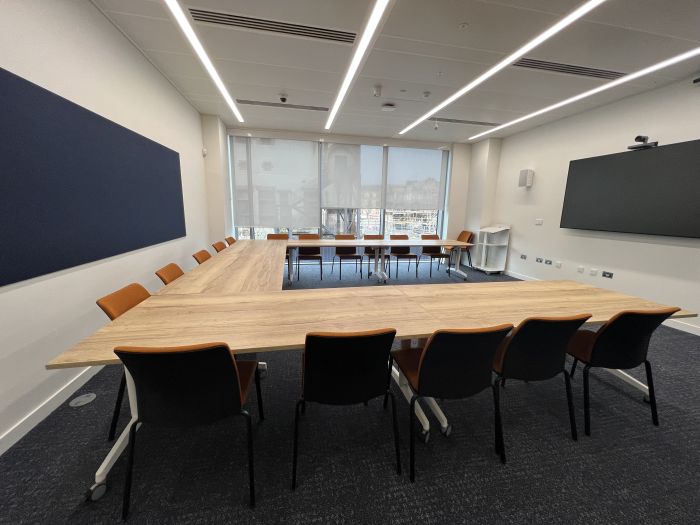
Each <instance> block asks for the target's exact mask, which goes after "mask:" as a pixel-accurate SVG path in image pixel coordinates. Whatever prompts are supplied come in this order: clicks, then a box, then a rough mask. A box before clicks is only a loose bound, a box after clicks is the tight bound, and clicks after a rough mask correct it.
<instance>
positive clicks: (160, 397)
mask: <svg viewBox="0 0 700 525" xmlns="http://www.w3.org/2000/svg"><path fill="white" fill-rule="evenodd" d="M114 353H115V354H117V355H118V356H119V359H121V360H122V362H123V363H124V366H125V367H126V369H127V370H128V371H129V374H131V377H132V378H133V380H134V386H135V388H136V406H137V409H138V416H137V420H136V421H135V422H134V423H132V424H131V428H130V429H129V456H128V463H127V471H126V481H125V484H124V502H123V506H122V519H124V520H125V519H126V518H127V516H128V514H129V502H130V498H131V478H132V471H133V466H134V453H135V450H136V429H137V427H138V426H139V425H153V426H160V427H181V428H187V427H194V426H199V425H207V424H210V423H214V422H216V421H219V420H221V419H224V418H227V417H230V416H236V415H240V416H243V417H244V418H245V419H246V425H247V429H248V476H249V483H250V506H251V507H254V506H255V477H254V468H253V434H252V428H251V417H250V414H249V413H248V412H247V411H246V410H244V409H243V404H244V403H245V401H246V399H247V397H248V391H249V390H250V386H251V383H252V381H253V378H254V379H255V386H256V390H257V394H258V410H259V415H260V420H261V421H262V420H263V419H264V414H263V405H262V395H261V392H260V375H259V373H258V362H257V361H238V360H236V359H234V358H233V356H232V355H231V350H230V349H229V347H228V346H227V345H226V344H225V343H208V344H202V345H192V346H182V347H175V348H137V347H119V348H115V349H114Z"/></svg>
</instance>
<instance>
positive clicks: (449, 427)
mask: <svg viewBox="0 0 700 525" xmlns="http://www.w3.org/2000/svg"><path fill="white" fill-rule="evenodd" d="M440 433H441V434H442V435H443V436H445V437H450V434H452V425H451V424H449V423H448V424H447V426H446V427H444V428H441V429H440Z"/></svg>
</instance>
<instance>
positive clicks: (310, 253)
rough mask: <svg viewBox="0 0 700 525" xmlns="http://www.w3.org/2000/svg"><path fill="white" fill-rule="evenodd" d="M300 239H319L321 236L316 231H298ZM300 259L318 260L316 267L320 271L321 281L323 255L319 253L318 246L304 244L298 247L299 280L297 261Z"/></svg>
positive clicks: (319, 248)
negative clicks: (304, 245)
mask: <svg viewBox="0 0 700 525" xmlns="http://www.w3.org/2000/svg"><path fill="white" fill-rule="evenodd" d="M299 240H300V241H319V240H321V236H320V235H319V234H318V233H300V234H299ZM300 261H318V268H319V271H320V273H321V280H322V281H323V256H322V255H321V247H320V246H306V247H300V248H299V252H298V253H297V281H298V280H299V270H300V267H299V263H300Z"/></svg>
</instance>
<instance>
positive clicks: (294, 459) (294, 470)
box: [292, 399, 304, 490]
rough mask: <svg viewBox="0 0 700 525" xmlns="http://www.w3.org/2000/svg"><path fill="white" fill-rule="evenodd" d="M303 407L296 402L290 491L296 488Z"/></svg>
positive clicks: (299, 402)
mask: <svg viewBox="0 0 700 525" xmlns="http://www.w3.org/2000/svg"><path fill="white" fill-rule="evenodd" d="M303 405H304V400H303V399H300V400H299V401H297V407H296V411H295V413H294V455H293V457H292V490H295V489H296V488H297V453H298V450H299V412H300V409H301V407H302V406H303Z"/></svg>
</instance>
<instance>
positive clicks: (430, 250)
mask: <svg viewBox="0 0 700 525" xmlns="http://www.w3.org/2000/svg"><path fill="white" fill-rule="evenodd" d="M420 238H421V239H423V240H424V241H431V240H440V236H439V235H437V234H434V233H428V234H423V235H421V236H420ZM420 256H421V257H423V256H425V257H429V258H430V277H432V276H433V261H434V260H435V259H437V260H438V270H439V269H440V263H441V262H442V260H443V259H447V271H448V272H449V271H450V261H449V259H450V253H449V252H443V251H442V248H441V247H440V246H423V247H422V249H421V254H420Z"/></svg>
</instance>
